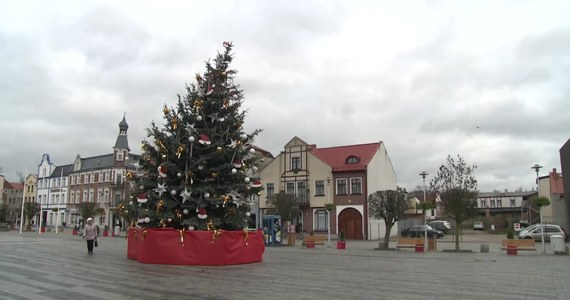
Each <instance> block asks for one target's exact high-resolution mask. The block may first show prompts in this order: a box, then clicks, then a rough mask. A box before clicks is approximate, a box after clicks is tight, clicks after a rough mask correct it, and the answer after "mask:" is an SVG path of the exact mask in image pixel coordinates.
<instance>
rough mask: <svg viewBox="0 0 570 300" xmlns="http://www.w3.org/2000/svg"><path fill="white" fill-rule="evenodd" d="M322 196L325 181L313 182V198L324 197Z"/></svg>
mask: <svg viewBox="0 0 570 300" xmlns="http://www.w3.org/2000/svg"><path fill="white" fill-rule="evenodd" d="M324 195H325V181H324V180H317V181H315V196H324Z"/></svg>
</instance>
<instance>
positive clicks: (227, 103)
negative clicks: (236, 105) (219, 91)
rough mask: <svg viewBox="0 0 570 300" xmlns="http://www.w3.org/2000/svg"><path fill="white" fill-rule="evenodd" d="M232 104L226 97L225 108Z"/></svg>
mask: <svg viewBox="0 0 570 300" xmlns="http://www.w3.org/2000/svg"><path fill="white" fill-rule="evenodd" d="M229 106H230V101H229V100H228V99H224V108H228V107H229Z"/></svg>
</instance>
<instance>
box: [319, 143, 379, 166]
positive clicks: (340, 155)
mask: <svg viewBox="0 0 570 300" xmlns="http://www.w3.org/2000/svg"><path fill="white" fill-rule="evenodd" d="M381 145H382V142H378V143H371V144H361V145H348V146H339V147H330V148H314V149H311V150H310V151H311V153H312V154H314V155H315V156H316V157H318V158H319V159H321V160H322V161H324V162H325V163H327V164H328V165H329V166H331V167H332V171H333V172H340V171H360V170H366V167H367V166H368V164H369V163H370V160H372V157H374V154H375V153H376V151H378V149H380V146H381ZM350 157H353V158H355V161H356V162H355V163H347V160H348V158H350Z"/></svg>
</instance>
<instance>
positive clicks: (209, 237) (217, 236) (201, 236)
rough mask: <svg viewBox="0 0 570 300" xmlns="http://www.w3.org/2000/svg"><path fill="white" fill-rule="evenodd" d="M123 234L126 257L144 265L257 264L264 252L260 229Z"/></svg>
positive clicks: (140, 230) (135, 230)
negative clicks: (125, 241) (125, 236)
mask: <svg viewBox="0 0 570 300" xmlns="http://www.w3.org/2000/svg"><path fill="white" fill-rule="evenodd" d="M127 234H128V242H127V257H128V258H130V259H133V260H136V261H138V262H141V263H147V264H165V265H195V266H223V265H236V264H247V263H254V262H261V261H262V258H263V252H264V251H265V244H264V242H263V232H262V231H261V230H259V231H241V230H240V231H225V230H219V231H206V230H192V231H187V230H186V231H182V230H176V229H173V228H149V229H143V228H129V230H128V233H127ZM166 253H167V255H165V254H166Z"/></svg>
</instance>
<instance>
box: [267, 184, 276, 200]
mask: <svg viewBox="0 0 570 300" xmlns="http://www.w3.org/2000/svg"><path fill="white" fill-rule="evenodd" d="M265 190H266V191H267V197H271V196H273V195H275V187H274V186H273V183H268V184H266V185H265Z"/></svg>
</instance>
